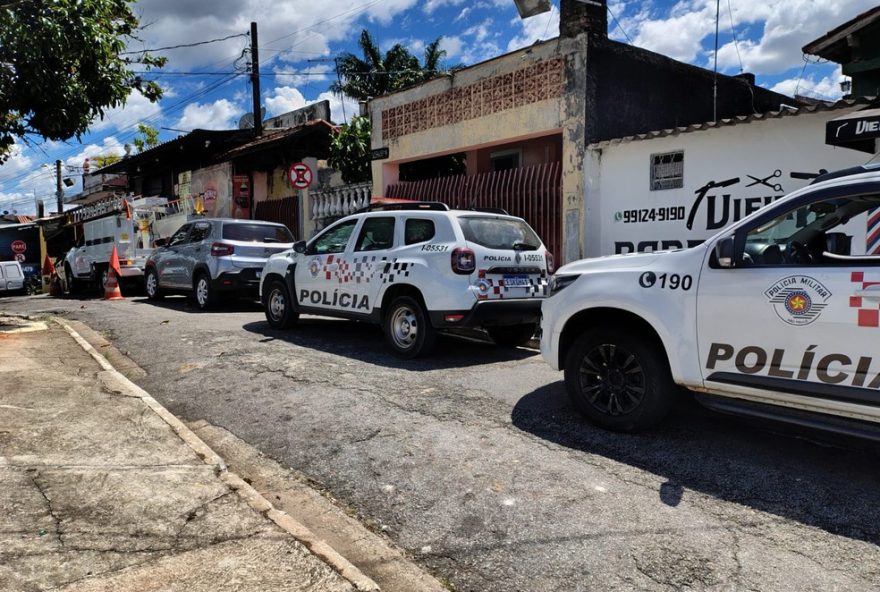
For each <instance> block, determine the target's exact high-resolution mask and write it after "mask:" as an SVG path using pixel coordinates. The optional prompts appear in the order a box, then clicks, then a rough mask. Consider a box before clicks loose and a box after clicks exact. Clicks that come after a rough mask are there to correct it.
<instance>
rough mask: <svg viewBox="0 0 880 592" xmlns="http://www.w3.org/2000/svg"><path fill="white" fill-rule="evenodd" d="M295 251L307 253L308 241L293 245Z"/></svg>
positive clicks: (297, 242)
mask: <svg viewBox="0 0 880 592" xmlns="http://www.w3.org/2000/svg"><path fill="white" fill-rule="evenodd" d="M293 250H294V251H296V252H297V253H305V252H306V241H304V240H301V241H296V242H295V243H293Z"/></svg>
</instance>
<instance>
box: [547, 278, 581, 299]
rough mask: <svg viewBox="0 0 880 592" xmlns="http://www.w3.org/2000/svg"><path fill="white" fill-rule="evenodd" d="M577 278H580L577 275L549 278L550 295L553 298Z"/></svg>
mask: <svg viewBox="0 0 880 592" xmlns="http://www.w3.org/2000/svg"><path fill="white" fill-rule="evenodd" d="M579 277H581V276H580V275H578V274H572V275H554V276H553V277H551V278H550V295H551V296H553V295H554V294H555V293H556V292H558V291H560V290H561V289H563V288H565V287H566V286H569V285H571V284H573V283H574V282H575V280H577V279H578V278H579Z"/></svg>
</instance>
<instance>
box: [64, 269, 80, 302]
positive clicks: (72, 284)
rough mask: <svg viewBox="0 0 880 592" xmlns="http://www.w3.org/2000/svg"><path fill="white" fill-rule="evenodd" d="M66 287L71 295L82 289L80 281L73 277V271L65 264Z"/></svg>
mask: <svg viewBox="0 0 880 592" xmlns="http://www.w3.org/2000/svg"><path fill="white" fill-rule="evenodd" d="M64 287H65V288H66V289H67V293H68V294H71V295H73V294H76V293H78V292H79V290H80V286H79V282H78V281H77V279H76V278H75V277H73V271H72V270H71V269H70V266H69V265H65V266H64Z"/></svg>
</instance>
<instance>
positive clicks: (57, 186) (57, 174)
mask: <svg viewBox="0 0 880 592" xmlns="http://www.w3.org/2000/svg"><path fill="white" fill-rule="evenodd" d="M55 197H56V199H57V200H58V213H59V214H60V213H62V212H64V189H63V188H62V187H61V161H60V160H56V161H55Z"/></svg>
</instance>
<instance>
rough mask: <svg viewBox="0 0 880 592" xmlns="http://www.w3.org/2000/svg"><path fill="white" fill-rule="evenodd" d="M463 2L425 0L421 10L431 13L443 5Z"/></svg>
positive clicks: (459, 0)
mask: <svg viewBox="0 0 880 592" xmlns="http://www.w3.org/2000/svg"><path fill="white" fill-rule="evenodd" d="M511 1H512V0H511ZM464 2H465V0H427V1H426V2H425V5H424V7H423V8H422V10H424V11H425V12H426V13H427V14H431V13H433V12H434V11H435V10H437V9H438V8H441V7H443V6H461V5H462V4H464Z"/></svg>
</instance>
